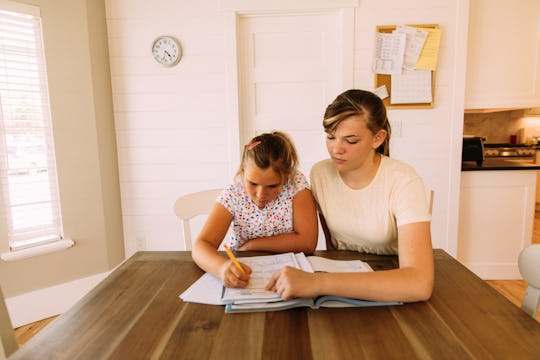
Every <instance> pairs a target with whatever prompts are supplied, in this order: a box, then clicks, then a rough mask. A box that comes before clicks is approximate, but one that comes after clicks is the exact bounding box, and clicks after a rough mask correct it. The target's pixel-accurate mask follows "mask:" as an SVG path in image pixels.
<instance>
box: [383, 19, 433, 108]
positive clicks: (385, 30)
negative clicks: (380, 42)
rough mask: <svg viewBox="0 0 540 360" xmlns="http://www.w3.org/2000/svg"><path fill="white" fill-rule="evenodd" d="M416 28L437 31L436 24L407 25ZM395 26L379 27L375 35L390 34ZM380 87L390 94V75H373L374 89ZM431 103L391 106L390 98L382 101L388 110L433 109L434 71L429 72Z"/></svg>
mask: <svg viewBox="0 0 540 360" xmlns="http://www.w3.org/2000/svg"><path fill="white" fill-rule="evenodd" d="M408 26H411V27H416V28H428V29H438V28H439V25H437V24H421V25H408ZM396 27H397V25H380V26H377V27H376V32H377V33H391V32H392V31H393V30H395V29H396ZM382 85H385V86H386V89H387V91H388V93H389V94H390V96H391V94H392V78H391V75H387V74H375V88H378V87H380V86H382ZM431 99H432V100H431V102H429V103H407V104H391V103H390V97H387V98H385V99H384V100H383V103H384V104H385V106H386V108H388V109H428V108H433V106H434V100H435V71H434V70H432V71H431Z"/></svg>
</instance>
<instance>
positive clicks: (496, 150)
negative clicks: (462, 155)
mask: <svg viewBox="0 0 540 360" xmlns="http://www.w3.org/2000/svg"><path fill="white" fill-rule="evenodd" d="M535 156H536V149H535V148H534V147H531V146H527V145H524V144H484V158H485V159H488V158H489V159H504V160H507V161H515V162H520V163H527V164H534V163H535Z"/></svg>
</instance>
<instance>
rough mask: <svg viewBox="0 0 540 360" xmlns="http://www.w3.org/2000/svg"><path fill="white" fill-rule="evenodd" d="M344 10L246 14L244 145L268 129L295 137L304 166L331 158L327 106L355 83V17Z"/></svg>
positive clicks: (242, 25) (241, 41) (241, 54)
mask: <svg viewBox="0 0 540 360" xmlns="http://www.w3.org/2000/svg"><path fill="white" fill-rule="evenodd" d="M346 19H347V18H346V15H345V13H343V12H341V11H328V12H317V13H294V14H266V15H260V16H243V17H240V19H239V28H238V35H239V37H238V61H239V69H240V71H239V78H240V82H239V88H240V89H239V102H240V145H241V146H243V145H244V144H246V143H247V142H248V141H249V139H251V138H252V137H253V136H255V135H256V134H259V133H261V132H266V131H270V130H281V131H285V132H287V133H288V134H289V135H290V136H291V137H292V139H293V141H294V142H295V145H296V148H297V150H298V153H299V157H300V170H302V171H303V172H304V174H305V175H306V176H309V170H310V169H311V166H312V165H313V164H314V163H315V162H317V161H319V160H321V159H324V158H326V157H327V153H326V148H325V144H324V138H325V136H324V133H323V128H322V119H323V114H324V110H325V108H326V106H327V105H328V104H329V103H330V102H331V101H332V100H333V99H334V98H335V97H336V96H337V95H338V94H339V93H340V92H342V91H343V90H346V89H347V88H348V87H350V86H352V83H353V79H352V77H353V75H352V60H351V59H352V57H353V53H352V49H353V44H352V35H350V36H347V34H348V33H350V34H352V33H353V31H354V29H352V21H350V23H349V22H348V21H347V20H346Z"/></svg>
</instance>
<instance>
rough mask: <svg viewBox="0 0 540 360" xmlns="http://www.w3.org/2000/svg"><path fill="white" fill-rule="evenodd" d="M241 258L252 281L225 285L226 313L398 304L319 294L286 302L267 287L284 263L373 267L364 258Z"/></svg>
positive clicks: (316, 268) (322, 268) (307, 267)
mask: <svg viewBox="0 0 540 360" xmlns="http://www.w3.org/2000/svg"><path fill="white" fill-rule="evenodd" d="M240 261H242V262H243V263H245V264H247V265H249V266H250V267H251V269H252V270H253V272H252V273H251V278H250V283H249V285H248V286H247V287H245V288H227V287H223V294H222V298H221V300H222V302H223V303H224V304H225V312H228V313H235V312H256V311H276V310H284V309H290V308H294V307H302V306H304V307H310V308H313V309H317V308H319V307H358V306H387V305H398V304H400V303H398V302H379V301H368V300H361V299H352V298H345V297H340V296H331V295H325V296H318V297H316V298H296V299H292V300H287V301H284V300H283V299H282V298H281V296H279V294H277V293H275V292H273V291H268V290H265V289H264V288H265V286H266V284H268V282H269V281H270V278H271V277H272V275H273V274H274V273H275V272H276V271H278V270H279V269H281V268H283V267H284V266H291V267H295V268H298V269H301V270H304V271H308V272H368V271H373V270H372V269H371V267H370V266H369V265H368V264H367V263H365V262H363V261H361V260H333V259H327V258H322V257H318V256H305V255H304V254H303V253H298V254H294V253H285V254H277V255H267V256H254V257H242V258H240Z"/></svg>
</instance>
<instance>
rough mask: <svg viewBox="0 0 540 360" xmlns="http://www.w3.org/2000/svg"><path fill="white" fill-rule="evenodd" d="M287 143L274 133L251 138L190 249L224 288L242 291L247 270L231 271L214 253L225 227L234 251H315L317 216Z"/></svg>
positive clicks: (303, 178) (231, 264) (234, 267)
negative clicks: (234, 178)
mask: <svg viewBox="0 0 540 360" xmlns="http://www.w3.org/2000/svg"><path fill="white" fill-rule="evenodd" d="M297 165H298V156H297V154H296V150H295V148H294V145H293V143H292V141H291V140H290V138H289V137H288V136H287V135H285V134H284V133H283V132H279V131H274V132H271V133H265V134H261V135H258V136H256V137H254V138H253V139H252V140H251V141H250V142H249V143H248V144H247V145H246V146H245V147H244V151H243V154H242V161H241V164H240V168H239V170H238V172H237V174H236V181H235V183H233V184H231V185H229V186H227V187H226V188H225V189H224V190H223V191H222V192H221V194H220V195H219V196H218V198H217V199H216V203H215V204H214V206H213V208H212V210H211V212H210V214H209V216H208V219H207V221H206V223H205V225H204V226H203V228H202V230H201V232H200V234H199V236H198V237H197V239H196V241H195V243H194V245H193V252H192V256H193V259H194V261H195V262H196V263H197V265H199V267H200V268H201V269H203V270H205V271H207V272H209V273H211V274H214V275H215V276H218V277H220V278H221V280H222V282H223V284H224V285H225V286H228V287H242V286H246V285H247V283H248V281H249V275H250V273H251V269H249V267H248V266H247V265H246V264H242V263H241V266H242V268H243V269H244V271H242V270H240V269H239V268H238V267H236V266H235V265H234V264H233V262H232V261H231V260H230V259H227V258H226V257H224V256H222V255H221V254H220V253H218V247H219V245H220V244H221V243H222V242H223V239H224V237H225V235H226V233H227V230H228V228H229V225H230V224H231V223H232V224H233V233H234V234H233V237H232V239H228V240H226V241H225V245H227V246H228V247H229V248H231V249H233V250H261V251H270V252H276V253H281V252H289V251H293V252H305V253H312V252H313V251H315V247H316V246H317V236H318V228H317V212H316V208H315V201H314V200H313V196H312V194H311V191H310V189H309V185H308V181H307V179H306V177H305V176H304V174H302V173H301V172H300V171H298V170H297Z"/></svg>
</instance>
